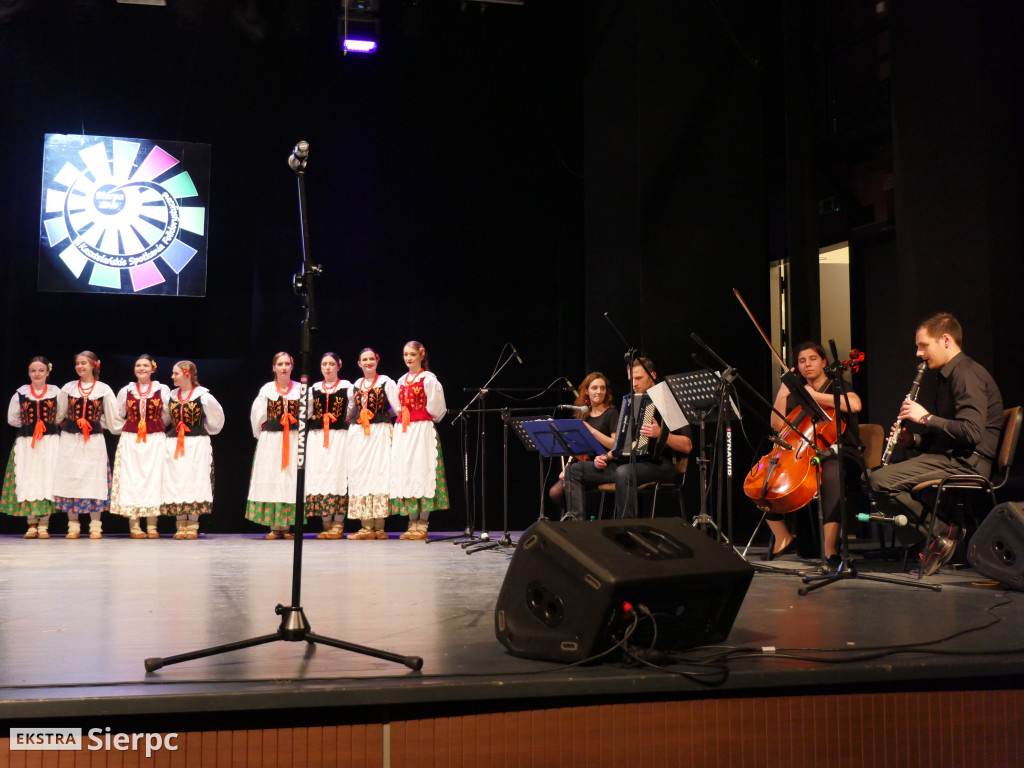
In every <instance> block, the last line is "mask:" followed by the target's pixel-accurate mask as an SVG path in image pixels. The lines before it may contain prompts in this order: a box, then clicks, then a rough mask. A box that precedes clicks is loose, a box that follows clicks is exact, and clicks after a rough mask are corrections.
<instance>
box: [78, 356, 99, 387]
mask: <svg viewBox="0 0 1024 768" xmlns="http://www.w3.org/2000/svg"><path fill="white" fill-rule="evenodd" d="M79 357H84V358H85V359H86V360H88V361H89V362H90V363H92V377H93V378H94V379H96V380H97V381H99V379H100V359H99V358H98V357H96V353H95V352H90V351H89V350H88V349H86V350H83V351H81V352H79V353H78V354H77V355H75V359H78V358H79Z"/></svg>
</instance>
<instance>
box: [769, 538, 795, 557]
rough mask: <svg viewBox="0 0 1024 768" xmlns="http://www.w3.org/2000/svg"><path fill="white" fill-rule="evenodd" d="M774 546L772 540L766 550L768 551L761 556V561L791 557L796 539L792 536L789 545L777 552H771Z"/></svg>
mask: <svg viewBox="0 0 1024 768" xmlns="http://www.w3.org/2000/svg"><path fill="white" fill-rule="evenodd" d="M774 546H775V541H774V540H773V541H772V543H771V545H770V546H769V548H768V551H767V552H765V553H764V554H763V555H761V559H762V560H774V559H775V558H776V557H782V556H783V555H791V554H793V553H794V552H796V537H795V536H794V537H793V538H792V539H790V540H789V544H787V545H786V546H784V547H783V548H782V549H780V550H779V551H778V552H772V547H774Z"/></svg>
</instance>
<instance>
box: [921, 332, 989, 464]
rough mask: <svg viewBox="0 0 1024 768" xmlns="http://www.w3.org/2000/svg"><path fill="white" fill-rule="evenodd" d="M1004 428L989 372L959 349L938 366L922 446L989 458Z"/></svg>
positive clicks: (950, 454) (931, 450) (953, 453)
mask: <svg viewBox="0 0 1024 768" xmlns="http://www.w3.org/2000/svg"><path fill="white" fill-rule="evenodd" d="M1002 429H1003V397H1002V395H1000V394H999V387H997V386H996V382H995V380H994V379H993V378H992V375H991V374H990V373H989V372H988V371H986V370H985V369H984V368H983V367H982V366H980V365H979V364H978V363H976V362H975V361H974V360H972V359H971V358H969V357H968V356H967V355H965V354H964V353H963V352H960V353H958V354H957V355H956V357H954V358H953V359H952V360H950V361H949V362H948V363H946V364H945V365H944V366H942V368H940V369H939V387H938V391H937V392H936V396H935V408H934V409H933V410H932V418H931V419H930V420H929V421H928V424H927V425H926V426H925V434H924V438H923V440H922V443H921V448H922V450H924V452H925V453H944V454H946V455H948V456H955V457H957V458H963V459H966V458H969V457H970V456H971V454H972V453H974V452H977V453H980V454H981V455H982V456H984V457H985V458H986V459H989V460H990V461H991V460H992V459H994V458H995V455H996V451H998V450H999V435H1000V433H1001V432H1002Z"/></svg>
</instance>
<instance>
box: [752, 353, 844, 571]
mask: <svg viewBox="0 0 1024 768" xmlns="http://www.w3.org/2000/svg"><path fill="white" fill-rule="evenodd" d="M825 365H826V358H825V348H824V347H822V346H821V344H818V343H817V342H814V341H805V342H804V343H803V344H801V345H800V347H799V349H798V350H797V360H796V367H797V372H798V373H799V374H800V376H801V377H803V380H804V382H805V388H806V389H807V392H808V393H810V395H811V397H813V398H814V401H815V402H816V403H818V405H821V406H822V407H824V408H828V409H830V410H831V409H832V408H834V407H835V400H834V397H833V393H832V388H831V385H832V380H831V379H830V378H829V376H828V374H827V373H826V372H825ZM846 394H847V395H848V396H849V409H850V411H851V412H850V413H847V415H846V426H845V429H844V432H843V438H842V441H843V445H842V446H841V451H840V453H841V455H842V456H843V458H844V460H846V461H847V462H848V464H847V469H846V473H847V478H848V481H849V480H850V479H855V478H860V476H861V475H862V473H863V472H864V455H863V453H862V452H861V448H860V435H859V432H858V429H857V413H859V412H860V408H861V404H860V398H859V397H857V395H856V393H854V392H852V391H850V390H849V389H847V391H846ZM799 405H800V401H799V400H798V399H797V397H796V395H794V394H793V393H792V392H790V391H789V387H787V386H786V385H785V384H783V385H782V386H781V387H779V394H778V396H776V398H775V410H776V411H780V412H781V413H785V414H787V415H788V414H790V413H792V412H793V411H794V410H795V409H796V408H797V407H798V406H799ZM839 407H840V410H841V411H843V412H844V413H846V412H847V404H846V398H840V402H839ZM771 424H772V428H773V429H775V430H776V431H777V432H782V431H783V430H784V429H786V423H785V422H784V421H783V420H782V418H781V417H779V416H778V415H777V414H776V413H774V412H773V413H772V416H771ZM820 483H821V485H820V488H821V503H822V508H823V511H824V519H825V532H824V537H825V556H826V557H827V558H828V564H829V567H830V568H833V569H837V568H838V567H839V565H840V562H841V560H840V556H839V546H838V545H839V527H840V526H839V499H840V495H841V488H840V486H839V462H837V461H835V455H834V454H833V455H830V456H829V457H828V458H826V459H825V460H824V461H823V462H822V464H821V475H820ZM784 517H785V516H784V515H781V514H778V513H773V512H769V513H767V514H766V515H765V520H767V521H768V527H769V528H771V531H772V537H771V542H770V544H769V551H768V553H767V554H766V555H765V559H766V560H771V559H773V558H775V557H779V556H781V555H788V554H790V553H791V552H794V551H795V550H796V538H795V537H794V536H793V535H792V534H791V533H790V532H789V528H788V527H787V526H786V523H785V520H784Z"/></svg>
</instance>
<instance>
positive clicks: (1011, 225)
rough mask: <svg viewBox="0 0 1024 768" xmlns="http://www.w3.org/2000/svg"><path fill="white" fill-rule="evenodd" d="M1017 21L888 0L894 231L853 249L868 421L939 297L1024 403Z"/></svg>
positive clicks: (897, 380) (1014, 15) (1007, 397)
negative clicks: (860, 288)
mask: <svg viewBox="0 0 1024 768" xmlns="http://www.w3.org/2000/svg"><path fill="white" fill-rule="evenodd" d="M1022 29H1024V9H1022V8H1021V7H1020V5H1019V4H1016V3H998V2H991V3H977V4H969V5H962V4H959V3H946V2H943V3H939V4H938V5H936V4H934V3H925V2H919V1H918V0H902V1H901V2H899V3H893V4H892V102H893V107H892V114H893V149H894V155H895V187H896V239H895V244H894V247H893V246H883V247H877V246H876V247H873V248H869V249H865V251H864V252H863V253H862V254H861V256H862V257H863V258H864V260H865V262H866V267H867V268H866V269H865V270H864V276H865V279H866V281H867V283H866V290H865V296H866V298H867V302H868V305H869V306H868V311H867V316H868V318H869V322H868V324H867V328H868V337H867V340H866V342H865V346H866V348H867V349H869V350H870V351H871V353H872V359H873V361H874V362H873V367H872V368H871V378H870V389H869V392H870V394H871V396H872V398H873V413H874V414H875V416H874V420H876V421H882V422H883V423H885V421H884V420H885V419H888V420H890V421H891V420H892V418H893V416H894V414H895V413H896V411H897V410H898V404H899V401H900V400H901V399H902V397H903V395H904V394H905V393H906V391H907V389H908V388H909V386H910V381H911V379H912V378H913V370H914V363H915V360H914V352H915V349H914V333H915V328H916V325H917V322H918V321H919V320H920V319H921V318H922V317H924V316H925V315H928V314H930V313H931V312H934V311H942V310H944V311H950V312H953V313H954V314H956V315H957V316H958V317H959V318H960V321H961V323H962V325H963V327H964V351H965V352H966V353H967V354H968V355H970V356H971V357H973V358H975V359H977V360H978V361H979V362H981V363H982V364H983V365H985V366H986V367H987V368H988V369H989V370H990V371H991V372H992V374H993V376H994V377H995V379H996V382H997V383H998V384H999V387H1000V390H1001V392H1002V394H1003V402H1004V405H1005V406H1006V407H1010V406H1015V405H1020V404H1022V403H1024V382H1022V377H1021V373H1022V364H1021V360H1022V359H1024V338H1022V336H1021V334H1020V330H1019V329H1020V324H1021V316H1022V315H1021V310H1020V290H1021V284H1022V277H1024V259H1022V256H1024V241H1022V238H1021V216H1022V210H1024V209H1022V196H1021V189H1022V182H1024V162H1022V160H1024V158H1022V155H1021V151H1020V148H1021V146H1022V139H1024V98H1022V96H1024V88H1022V84H1024V79H1022V78H1024V59H1022V54H1021V48H1020V45H1019V35H1020V32H1021V30H1022ZM921 396H922V398H927V397H928V392H927V390H923V391H922V395H921ZM880 405H881V406H882V407H881V408H880V407H879V406H880ZM1019 475H1020V473H1018V476H1019ZM1019 493H1020V488H1019V482H1018V483H1016V484H1015V486H1014V488H1013V489H1012V490H1011V491H1010V492H1009V494H1010V495H1008V496H1007V498H1013V497H1014V494H1019Z"/></svg>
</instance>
